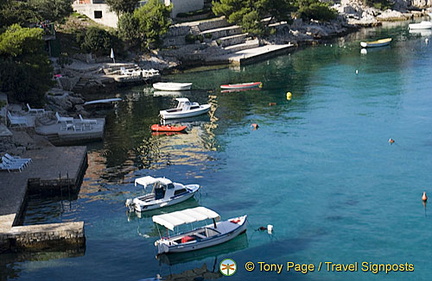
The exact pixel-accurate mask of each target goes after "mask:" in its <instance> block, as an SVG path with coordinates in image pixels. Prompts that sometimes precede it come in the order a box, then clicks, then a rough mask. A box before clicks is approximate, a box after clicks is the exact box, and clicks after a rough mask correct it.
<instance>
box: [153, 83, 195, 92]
mask: <svg viewBox="0 0 432 281" xmlns="http://www.w3.org/2000/svg"><path fill="white" fill-rule="evenodd" d="M191 87H192V83H176V82H158V83H154V84H153V88H155V89H156V90H160V91H185V90H190V88H191Z"/></svg>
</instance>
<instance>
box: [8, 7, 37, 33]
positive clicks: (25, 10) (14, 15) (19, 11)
mask: <svg viewBox="0 0 432 281" xmlns="http://www.w3.org/2000/svg"><path fill="white" fill-rule="evenodd" d="M39 21H41V18H40V16H39V14H38V13H37V11H34V10H33V9H32V8H31V7H30V6H29V5H28V3H27V2H21V1H12V0H5V1H3V4H2V5H1V6H0V33H1V32H4V31H5V29H6V28H7V27H8V26H10V25H12V24H14V23H17V24H19V25H21V26H27V25H29V24H30V23H36V22H39Z"/></svg>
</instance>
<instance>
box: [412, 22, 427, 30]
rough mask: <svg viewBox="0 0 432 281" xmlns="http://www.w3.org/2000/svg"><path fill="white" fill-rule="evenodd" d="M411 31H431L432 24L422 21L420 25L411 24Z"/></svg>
mask: <svg viewBox="0 0 432 281" xmlns="http://www.w3.org/2000/svg"><path fill="white" fill-rule="evenodd" d="M408 27H409V29H410V30H417V29H431V28H432V22H430V21H422V22H420V23H410V24H409V25H408Z"/></svg>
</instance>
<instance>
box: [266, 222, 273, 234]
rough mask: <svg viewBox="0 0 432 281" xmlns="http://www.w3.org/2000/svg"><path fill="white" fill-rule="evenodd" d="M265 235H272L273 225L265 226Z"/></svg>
mask: <svg viewBox="0 0 432 281" xmlns="http://www.w3.org/2000/svg"><path fill="white" fill-rule="evenodd" d="M267 233H268V234H273V225H271V224H269V225H267Z"/></svg>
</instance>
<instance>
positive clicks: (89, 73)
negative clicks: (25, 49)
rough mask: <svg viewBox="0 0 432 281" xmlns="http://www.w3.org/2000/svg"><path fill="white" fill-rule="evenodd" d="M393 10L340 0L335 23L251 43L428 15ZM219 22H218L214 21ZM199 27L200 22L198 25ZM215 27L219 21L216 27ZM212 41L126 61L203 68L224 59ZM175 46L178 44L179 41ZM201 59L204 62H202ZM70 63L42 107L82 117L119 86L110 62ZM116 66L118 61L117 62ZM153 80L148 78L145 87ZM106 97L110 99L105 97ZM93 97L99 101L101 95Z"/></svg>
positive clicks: (163, 69)
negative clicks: (92, 101) (88, 107)
mask: <svg viewBox="0 0 432 281" xmlns="http://www.w3.org/2000/svg"><path fill="white" fill-rule="evenodd" d="M395 6H397V7H398V10H387V11H380V10H377V9H374V8H370V7H364V6H363V5H362V4H361V2H356V1H341V3H340V4H338V5H335V6H334V7H335V8H336V9H337V11H338V12H339V16H338V18H337V19H336V20H334V21H332V22H329V23H320V22H318V21H313V20H312V21H310V22H303V21H302V20H301V19H297V20H294V22H293V23H292V24H287V23H286V22H282V23H277V24H274V25H273V27H274V28H275V29H276V30H277V32H276V33H275V35H272V36H270V37H268V38H266V39H260V40H258V39H255V40H256V41H257V42H258V43H256V44H258V45H260V46H263V45H277V44H287V43H290V44H293V45H294V46H305V45H313V44H320V43H322V42H325V41H326V40H330V39H333V38H337V37H341V36H345V35H347V34H350V33H352V32H355V31H358V30H359V29H361V28H367V27H373V26H379V25H381V24H382V22H385V21H406V20H409V19H413V18H415V17H421V16H426V15H427V12H428V11H427V10H424V11H419V10H418V9H417V10H414V11H413V10H409V9H408V6H407V4H406V2H404V1H399V2H397V3H396V4H395ZM216 20H219V21H220V19H216ZM196 24H197V23H196V22H192V23H186V24H180V25H176V26H173V30H176V31H175V32H174V34H175V33H176V32H177V37H178V38H174V37H170V36H169V34H168V36H167V38H166V39H167V40H170V41H173V42H176V43H178V42H179V40H178V39H179V38H180V39H182V40H183V41H184V36H182V35H178V32H179V31H178V30H179V29H182V30H186V31H187V32H191V30H196V29H197V28H195V27H194V25H196ZM199 24H202V21H201V22H200V23H199ZM217 24H220V23H217ZM214 41H215V40H213V41H211V40H204V42H195V43H193V44H187V43H179V44H177V45H176V48H166V49H163V50H159V51H154V52H152V53H149V54H145V55H141V56H138V57H135V58H134V59H131V61H133V63H129V64H130V65H133V66H135V67H137V66H138V67H140V68H142V69H157V70H159V71H160V73H161V74H162V75H164V74H169V73H173V72H176V71H182V70H185V69H190V68H194V67H196V66H202V65H206V60H205V58H209V57H214V56H216V55H228V56H229V52H228V51H226V50H224V48H221V47H220V46H215V45H214ZM180 42H182V41H181V40H180ZM203 58H204V59H203ZM72 61H73V63H71V64H69V65H63V66H60V65H57V64H56V61H55V60H54V65H55V73H56V74H60V75H61V77H62V78H61V79H58V80H57V82H58V83H57V84H58V85H56V86H55V87H54V88H52V89H51V90H50V91H49V92H48V93H47V96H46V97H47V105H46V107H45V109H47V110H51V111H54V112H55V111H58V112H60V113H62V114H69V115H71V114H72V115H77V114H82V115H83V116H84V117H85V116H89V115H90V113H89V112H87V111H86V109H85V108H84V107H83V103H84V102H85V100H89V99H94V98H92V96H94V94H96V93H99V94H100V93H101V92H103V93H110V92H113V90H114V89H116V88H117V87H118V86H123V85H124V84H126V83H124V84H122V83H117V82H115V80H114V79H113V78H112V77H110V76H108V75H106V74H105V72H104V68H107V67H113V63H111V59H109V58H107V60H106V61H105V62H94V61H92V60H89V59H88V55H87V56H86V55H77V56H76V57H75V58H74V59H73V60H72ZM117 64H118V63H117ZM151 82H153V81H151V80H149V81H147V83H151ZM106 97H111V96H109V95H107V96H105V98H106ZM98 98H101V97H100V96H99V97H98Z"/></svg>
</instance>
